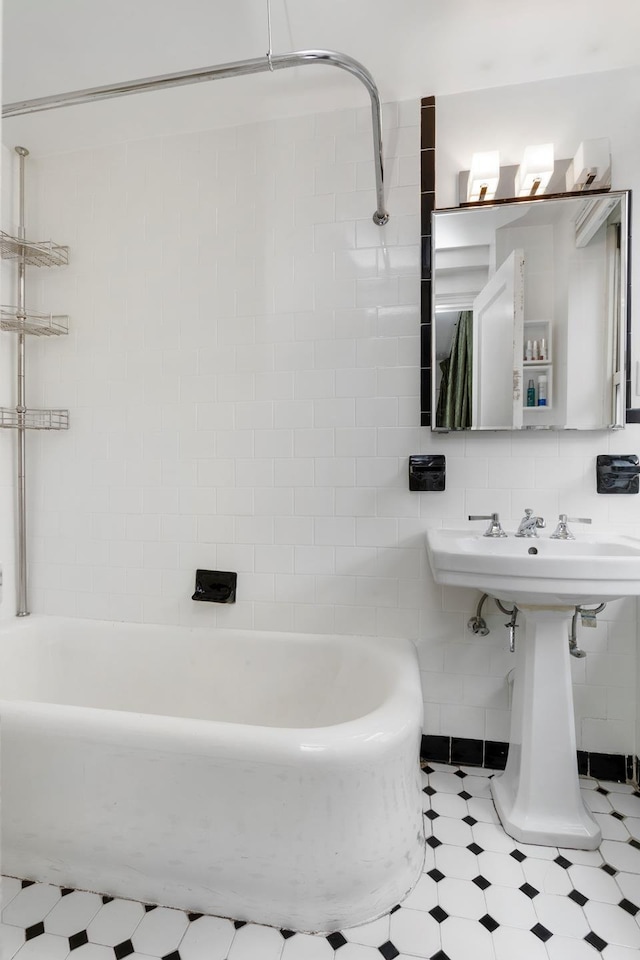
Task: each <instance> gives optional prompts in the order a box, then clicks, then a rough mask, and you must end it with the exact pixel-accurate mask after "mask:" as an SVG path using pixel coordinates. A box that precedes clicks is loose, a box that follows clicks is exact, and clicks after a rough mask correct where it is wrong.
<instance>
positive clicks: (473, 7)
mask: <svg viewBox="0 0 640 960" xmlns="http://www.w3.org/2000/svg"><path fill="white" fill-rule="evenodd" d="M272 23H273V50H274V53H284V52H286V51H289V50H292V49H305V48H329V49H334V50H339V51H341V52H342V53H347V54H349V55H351V56H352V57H355V58H356V59H358V60H360V61H361V62H362V63H364V65H365V66H367V67H368V68H369V70H370V71H371V72H372V74H373V76H374V78H375V80H376V83H377V84H378V87H379V90H380V94H381V97H382V99H383V101H386V100H407V99H412V98H418V97H420V96H424V95H427V94H436V95H442V94H447V93H458V92H461V91H466V90H473V89H482V88H484V87H492V86H502V85H506V84H512V83H524V82H528V81H532V80H541V79H547V78H551V77H559V76H568V75H572V74H581V73H594V72H598V71H603V70H614V69H618V68H623V67H629V66H634V65H637V64H639V63H640V44H639V43H638V35H639V31H640V2H639V0H607V2H606V3H603V2H602V0H536V2H535V3H525V2H523V0H272ZM3 33H4V36H3V73H4V79H3V84H4V90H3V101H4V102H5V103H8V102H12V101H16V100H22V99H26V98H30V97H39V96H45V95H48V94H52V93H61V92H64V91H68V90H74V89H78V88H83V87H89V86H96V85H98V84H108V83H113V82H117V81H123V80H129V79H133V78H138V77H144V76H152V75H155V74H162V73H169V72H172V71H177V70H187V69H191V68H195V67H202V66H210V65H214V64H217V63H223V62H228V61H232V60H243V59H248V58H251V57H258V56H262V55H263V54H265V52H266V49H267V30H266V0H4V27H3ZM366 103H367V96H366V93H365V91H364V88H363V87H362V86H361V84H359V83H358V81H356V80H355V79H353V78H351V77H349V76H347V75H346V74H343V73H342V72H341V71H337V70H329V69H328V68H326V67H323V66H320V65H319V66H317V67H308V68H305V69H304V70H301V69H298V70H287V71H282V72H280V73H276V74H274V75H273V76H269V75H267V74H262V75H260V76H257V77H243V78H237V79H231V80H224V81H218V82H216V83H207V84H200V85H196V86H193V87H186V88H180V89H176V90H169V91H163V92H161V93H153V94H139V95H137V96H134V97H127V98H122V99H118V100H115V101H110V102H106V103H96V104H92V105H88V106H82V107H68V108H65V109H62V110H57V111H52V112H49V113H42V114H37V115H34V116H31V117H24V118H15V119H12V120H8V121H5V122H4V126H3V139H4V140H5V142H7V143H10V144H15V143H17V142H20V141H23V142H25V143H27V144H28V145H29V146H30V148H31V150H32V152H35V153H46V152H52V151H54V152H57V151H60V150H69V149H77V148H82V147H91V146H94V145H96V144H102V143H110V142H115V141H120V140H123V139H135V138H139V137H144V136H154V135H161V134H164V133H167V132H175V133H178V132H182V131H187V130H195V129H205V128H208V127H214V126H228V125H231V124H237V123H246V122H251V121H254V120H258V119H261V118H265V117H276V116H289V115H298V114H304V113H308V112H315V111H323V110H332V109H335V108H336V107H343V106H356V105H363V106H364V105H365V104H366Z"/></svg>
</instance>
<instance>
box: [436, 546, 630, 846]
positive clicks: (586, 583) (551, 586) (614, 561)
mask: <svg viewBox="0 0 640 960" xmlns="http://www.w3.org/2000/svg"><path fill="white" fill-rule="evenodd" d="M427 551H428V554H429V561H430V563H431V567H432V569H433V575H434V578H435V580H436V582H437V583H443V584H450V585H453V586H459V587H473V588H475V589H477V590H482V591H483V592H485V593H488V594H491V595H492V596H494V597H496V598H497V599H499V600H503V601H507V602H512V603H514V604H515V605H516V606H517V607H518V626H519V627H520V628H521V629H519V631H518V639H517V641H516V668H515V684H514V692H513V705H512V708H511V732H510V736H509V757H508V760H507V765H506V769H505V771H504V773H503V774H502V775H500V776H495V777H493V779H492V781H491V794H492V796H493V799H494V801H495V805H496V810H497V812H498V816H499V817H500V820H501V822H502V825H503V826H504V828H505V830H506V831H507V833H508V834H510V836H512V837H514V838H515V839H516V840H519V841H522V842H524V843H535V844H549V845H551V846H556V847H570V848H577V849H585V850H595V848H596V847H597V846H598V844H599V843H600V840H601V832H600V827H599V826H598V824H597V823H596V821H595V819H594V817H593V815H592V813H591V811H590V810H588V809H587V808H586V807H585V805H584V803H583V801H582V797H581V794H580V785H579V781H578V770H577V765H576V732H575V722H574V714H573V688H572V682H571V669H570V663H569V645H568V639H569V634H568V625H569V621H570V620H571V617H572V615H573V607H575V606H578V605H581V604H585V605H586V604H599V603H604V602H607V601H609V600H617V599H619V598H621V597H627V596H634V595H638V594H640V540H638V539H635V538H633V537H625V536H619V537H618V536H602V537H599V536H587V537H582V536H581V537H580V539H578V540H552V539H551V538H550V537H548V536H547V537H536V538H534V537H531V538H529V537H515V536H513V534H512V535H511V536H509V537H505V538H500V539H493V538H490V537H484V536H482V534H479V533H476V532H475V531H472V530H468V529H467V530H429V531H428V532H427Z"/></svg>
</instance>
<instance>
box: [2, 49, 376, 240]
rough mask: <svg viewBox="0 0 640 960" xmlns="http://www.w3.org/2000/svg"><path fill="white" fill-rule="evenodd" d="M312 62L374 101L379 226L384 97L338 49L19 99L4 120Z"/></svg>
mask: <svg viewBox="0 0 640 960" xmlns="http://www.w3.org/2000/svg"><path fill="white" fill-rule="evenodd" d="M310 63H326V64H328V65H329V66H332V67H338V68H339V69H340V70H345V71H346V72H347V73H350V74H351V75H352V76H354V77H356V78H357V79H358V80H360V82H361V83H362V84H363V85H364V86H365V87H366V89H367V92H368V94H369V97H370V100H371V121H372V132H373V166H374V170H375V177H376V195H377V207H376V211H375V213H374V215H373V220H374V222H375V223H377V224H378V225H380V226H381V225H382V224H385V223H386V222H387V220H388V219H389V214H388V213H387V211H386V207H385V200H384V170H383V165H382V120H381V105H380V95H379V93H378V88H377V87H376V84H375V81H374V79H373V77H372V76H371V74H370V73H369V71H368V70H367V68H366V67H364V66H363V65H362V64H361V63H359V61H358V60H354V59H353V57H349V56H347V54H344V53H338V52H336V51H335V50H296V51H293V52H291V53H283V54H279V55H276V56H273V55H269V56H267V57H256V58H254V59H252V60H236V61H235V62H233V63H221V64H219V65H218V66H213V67H201V68H199V69H196V70H183V71H180V72H179V73H165V74H162V75H160V76H157V77H146V78H142V79H140V80H129V81H125V82H124V83H114V84H107V85H105V86H100V87H87V88H86V89H84V90H72V91H70V92H69V93H60V94H52V95H51V96H47V97H37V98H35V99H34V100H19V101H16V102H15V103H7V104H5V105H4V106H3V108H2V116H3V117H4V118H9V117H20V116H24V115H25V114H29V113H40V112H41V111H43V110H56V109H58V108H59V107H70V106H74V105H76V104H80V103H93V102H94V101H97V100H112V99H114V98H115V97H126V96H129V95H130V94H133V93H147V92H150V91H153V90H163V89H165V88H166V87H182V86H187V85H189V84H192V83H204V82H207V81H209V80H224V79H227V78H229V77H240V76H247V75H248V74H253V73H266V72H270V71H273V70H285V69H287V68H288V67H301V66H305V65H306V64H310Z"/></svg>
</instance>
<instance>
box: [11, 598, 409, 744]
mask: <svg viewBox="0 0 640 960" xmlns="http://www.w3.org/2000/svg"><path fill="white" fill-rule="evenodd" d="M51 621H55V623H56V626H57V627H61V626H63V625H64V624H67V623H69V622H71V623H73V625H74V626H75V627H78V626H79V625H80V624H86V625H87V626H88V627H89V628H90V627H92V626H96V625H99V627H98V629H102V630H105V631H106V630H108V631H109V632H110V631H111V629H112V628H113V629H116V630H117V629H118V628H124V629H126V628H128V627H130V626H133V627H134V628H146V630H147V631H148V632H149V633H151V632H153V631H155V630H157V629H158V628H160V629H164V630H166V631H168V630H178V631H186V632H188V633H189V634H196V635H201V636H202V635H204V634H205V633H212V634H213V635H214V636H213V637H211V640H212V641H213V642H215V640H218V641H222V640H224V639H225V638H227V639H229V640H233V639H236V640H237V639H239V638H241V637H249V636H250V637H253V636H257V637H260V638H262V639H264V641H265V642H276V643H277V642H278V641H280V642H289V643H291V642H295V640H296V639H300V640H302V642H304V643H309V644H313V643H314V642H318V641H320V642H327V641H329V642H332V643H334V644H335V643H336V642H338V643H339V642H340V641H344V642H345V643H356V644H358V646H359V648H360V650H361V651H362V652H363V654H365V655H366V653H371V654H372V655H374V656H375V658H376V659H377V660H378V661H379V662H380V665H381V666H382V665H383V664H384V662H385V660H386V661H387V664H388V665H389V667H391V668H392V670H393V680H392V682H391V684H390V687H389V689H388V691H387V695H386V696H385V697H384V699H383V700H382V701H381V702H380V703H379V704H378V705H377V706H376V707H375V708H374V709H373V710H369V711H368V712H367V713H364V714H362V715H361V716H359V717H355V718H352V719H350V720H345V721H340V722H338V723H334V724H329V725H325V726H318V727H304V726H295V727H294V726H291V727H283V726H276V725H274V726H264V725H260V724H255V723H237V722H233V721H228V720H217V719H201V718H197V717H177V716H174V715H171V714H160V713H143V712H139V711H133V710H132V711H126V710H119V709H116V708H109V707H92V706H77V705H73V704H61V703H55V702H51V701H47V700H27V699H19V698H16V699H13V698H11V699H8V698H3V699H0V716H1V717H3V718H6V720H9V719H10V718H14V719H16V720H17V719H20V721H21V722H22V723H23V724H25V725H26V726H27V727H29V728H30V729H32V730H34V731H35V730H37V732H38V734H39V735H44V736H46V735H47V730H48V728H49V725H50V724H51V722H52V721H55V726H56V728H57V730H58V731H59V732H62V733H63V734H64V735H65V736H69V737H70V738H71V739H75V740H77V739H85V740H86V739H93V740H97V741H99V742H101V743H112V744H114V745H117V744H122V743H123V742H126V743H127V744H128V745H131V746H132V747H133V746H134V743H135V742H136V741H139V744H140V747H141V748H142V747H144V748H145V749H149V748H151V749H154V748H156V749H158V750H160V751H162V752H171V753H185V751H186V753H187V754H189V755H193V754H195V755H198V756H206V755H211V756H213V755H215V756H220V752H221V750H222V752H224V748H225V746H226V745H228V744H233V752H231V753H230V756H237V751H238V749H240V750H242V752H243V753H246V754H247V755H248V756H251V757H252V758H254V757H255V755H256V753H262V752H263V751H264V758H265V760H266V759H267V756H269V757H271V756H275V755H274V752H273V751H274V750H275V751H276V754H277V760H278V762H280V761H281V760H283V759H285V758H286V757H289V758H293V757H295V758H296V762H299V761H300V759H301V757H302V758H306V759H307V761H308V762H312V758H313V756H314V755H317V756H320V755H321V754H323V753H324V752H325V751H328V750H330V751H333V752H335V753H340V754H348V753H350V752H351V753H353V755H354V758H355V757H358V758H362V757H364V756H365V755H366V756H369V755H371V754H372V753H374V754H375V753H376V752H377V753H384V752H385V751H386V749H388V748H391V747H392V745H393V744H394V743H397V742H398V741H399V740H401V739H402V738H403V737H405V736H406V735H407V733H408V731H409V730H410V729H412V728H414V729H415V726H416V725H418V727H420V728H421V727H422V718H423V702H422V690H421V685H420V673H419V664H418V658H417V650H416V646H415V644H414V643H413V641H411V640H408V639H405V638H402V637H368V636H364V635H360V634H312V633H286V632H284V631H260V630H249V629H239V630H238V629H233V628H225V627H222V628H220V627H183V626H177V627H176V626H172V625H168V624H161V625H157V624H138V623H129V622H127V621H111V620H91V619H90V620H87V619H85V618H73V617H49V616H47V615H43V614H35V615H33V618H32V617H29V618H28V620H19V621H17V622H16V621H13V622H12V621H3V622H1V623H0V643H1V642H2V638H3V635H12V634H13V635H14V636H16V635H19V633H20V631H21V630H25V629H26V628H28V627H30V628H31V629H32V630H37V629H38V627H40V628H42V627H43V626H45V625H46V623H48V622H51ZM203 639H204V637H203ZM0 730H1V727H0ZM372 731H374V732H373V733H372ZM267 751H268V754H267Z"/></svg>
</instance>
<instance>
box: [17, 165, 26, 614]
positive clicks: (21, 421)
mask: <svg viewBox="0 0 640 960" xmlns="http://www.w3.org/2000/svg"><path fill="white" fill-rule="evenodd" d="M16 153H17V154H18V157H19V160H18V164H19V180H18V218H19V222H18V239H19V240H24V239H25V238H26V232H25V215H24V161H25V158H26V157H28V156H29V151H28V150H27V148H26V147H16ZM26 274H27V263H26V252H25V248H24V247H23V248H22V252H21V253H20V256H19V257H18V303H17V311H16V314H17V319H18V321H20V320H22V321H23V322H24V319H25V316H26V314H25V281H26ZM24 338H25V334H24V331H23V330H21V331H20V333H19V334H18V354H17V381H18V382H17V386H18V397H17V404H16V413H17V416H18V423H17V434H18V490H17V498H18V529H17V537H18V550H17V553H18V596H17V610H16V616H18V617H28V616H29V600H28V595H27V478H26V434H25V413H26V410H27V404H26V396H25V349H24Z"/></svg>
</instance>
